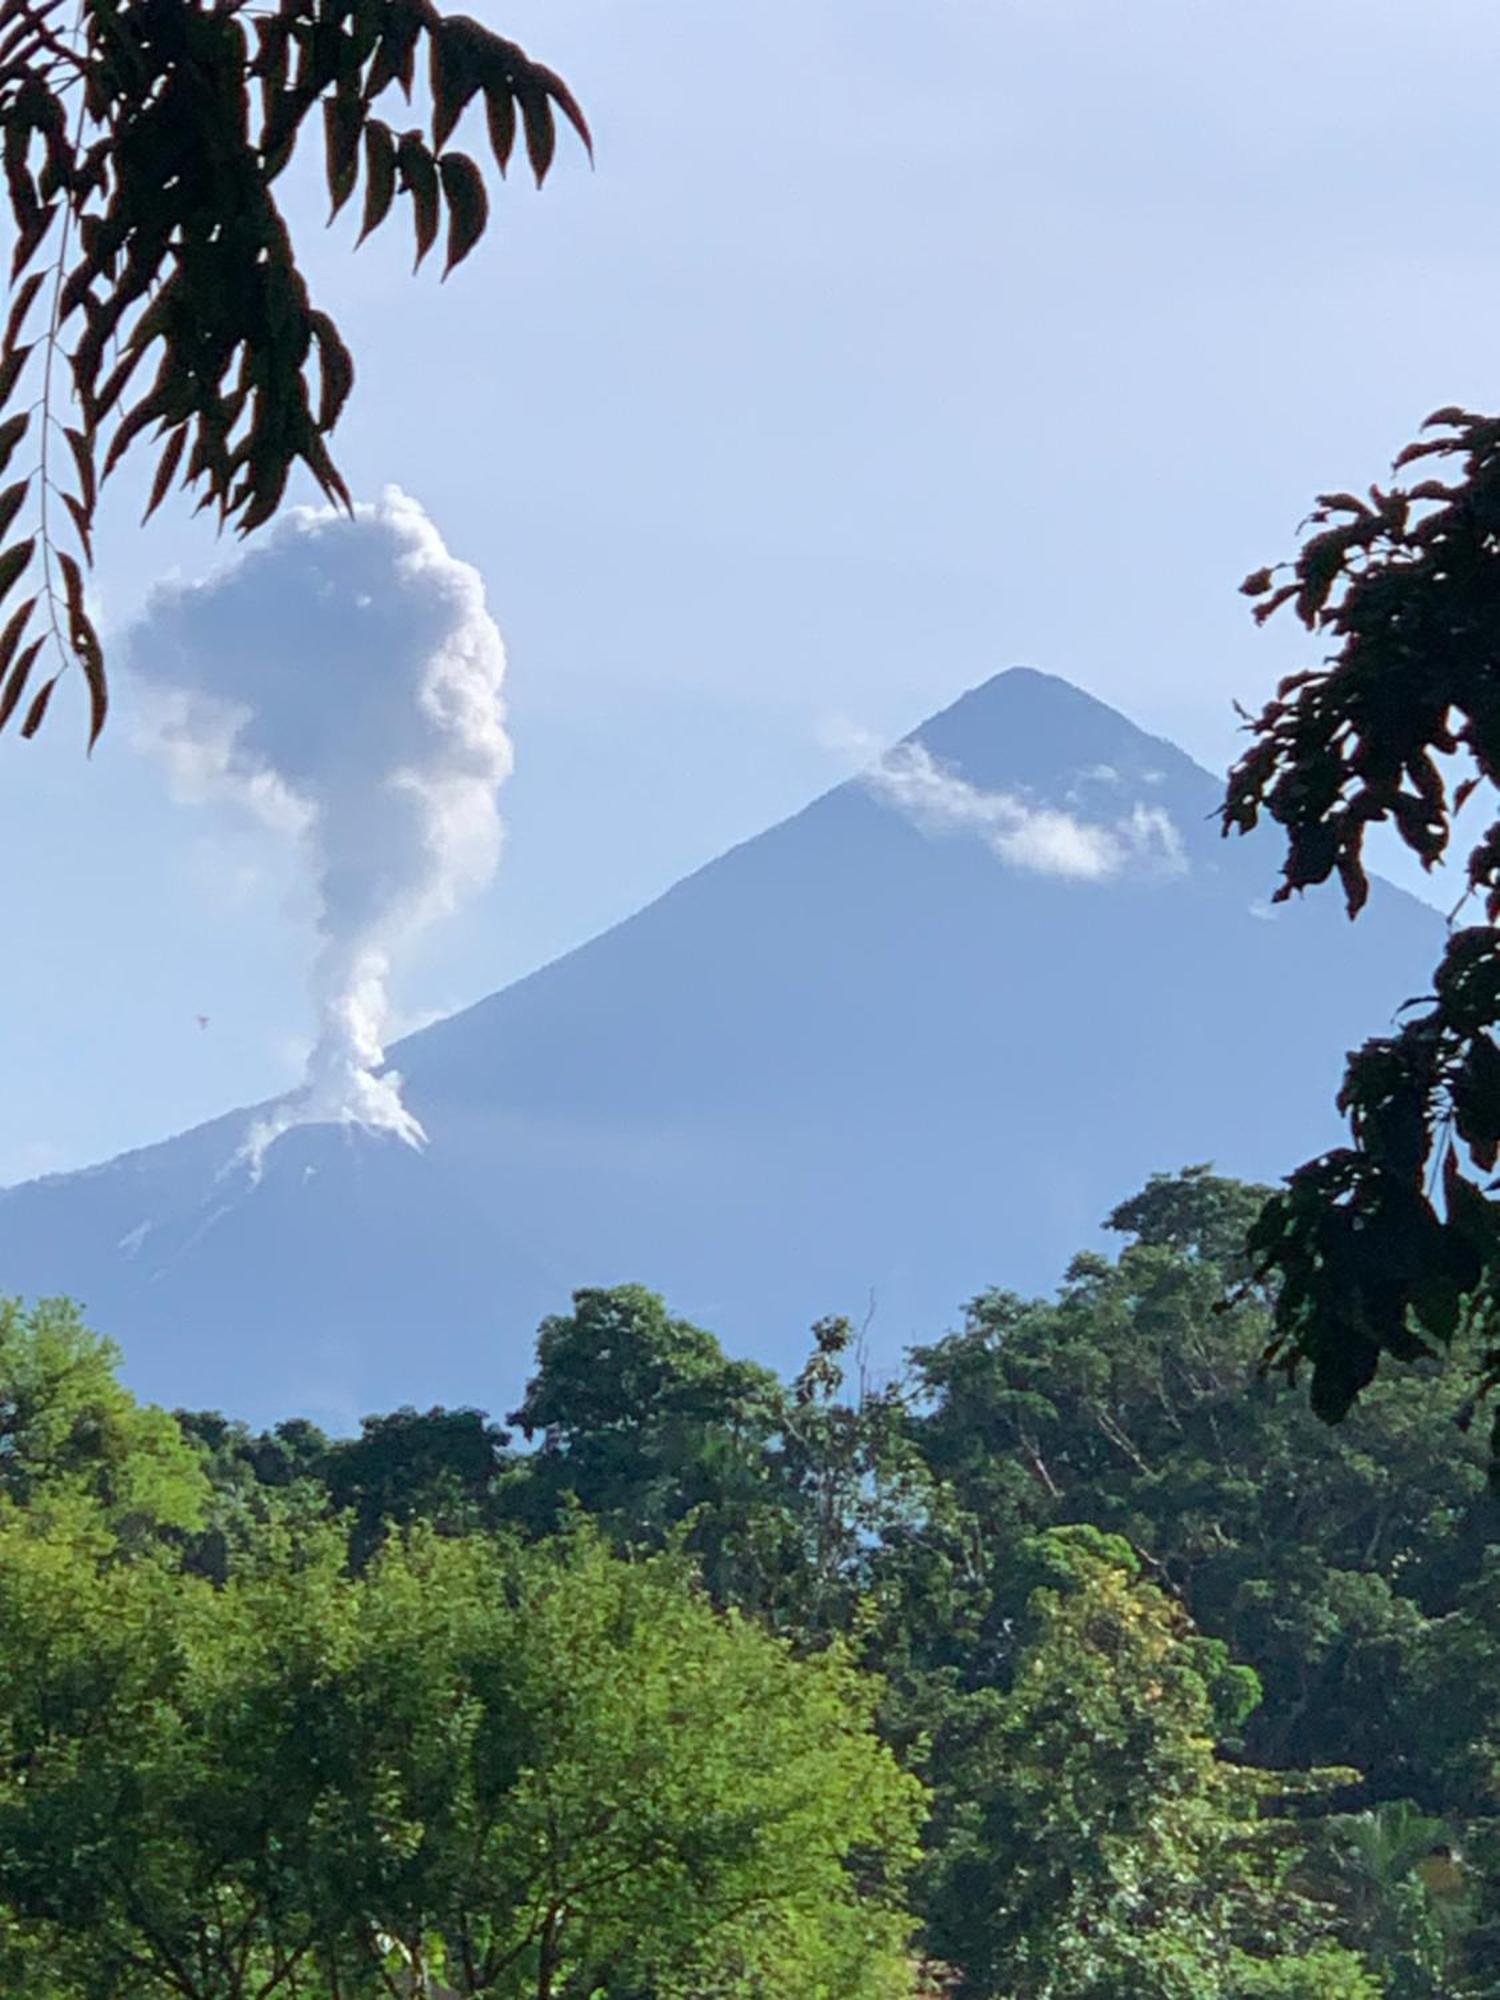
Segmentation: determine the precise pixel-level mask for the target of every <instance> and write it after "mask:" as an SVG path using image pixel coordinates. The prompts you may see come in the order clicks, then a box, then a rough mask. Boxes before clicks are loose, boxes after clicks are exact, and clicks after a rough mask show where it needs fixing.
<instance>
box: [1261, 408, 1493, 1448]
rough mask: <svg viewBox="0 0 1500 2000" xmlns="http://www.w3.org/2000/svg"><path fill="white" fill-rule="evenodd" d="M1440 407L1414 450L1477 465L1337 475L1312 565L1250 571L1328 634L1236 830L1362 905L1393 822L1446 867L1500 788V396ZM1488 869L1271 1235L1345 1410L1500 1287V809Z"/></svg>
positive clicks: (1282, 1332) (1485, 852)
mask: <svg viewBox="0 0 1500 2000" xmlns="http://www.w3.org/2000/svg"><path fill="white" fill-rule="evenodd" d="M1425 428H1426V429H1427V430H1428V431H1433V432H1436V433H1438V434H1437V435H1435V436H1428V437H1423V438H1421V439H1419V440H1417V441H1416V442H1415V443H1413V444H1410V445H1408V446H1407V447H1406V449H1405V450H1404V451H1402V452H1401V453H1400V454H1399V456H1398V458H1397V460H1396V473H1397V475H1398V477H1399V474H1400V472H1401V470H1402V469H1403V468H1404V467H1406V466H1409V465H1411V464H1413V463H1416V462H1418V461H1426V460H1429V459H1433V458H1440V459H1444V460H1450V461H1454V462H1455V463H1456V475H1455V476H1452V477H1449V478H1447V479H1445V480H1438V479H1425V480H1423V481H1422V482H1420V483H1419V484H1417V485H1415V486H1412V487H1410V488H1402V487H1400V486H1393V487H1392V488H1391V489H1389V490H1385V489H1382V488H1381V487H1378V486H1372V487H1371V488H1370V489H1369V493H1368V496H1367V497H1361V496H1360V495H1358V494H1356V493H1351V492H1335V493H1325V494H1323V495H1321V496H1320V497H1319V499H1318V502H1317V506H1316V508H1315V510H1314V512H1313V514H1312V516H1311V519H1310V523H1309V525H1310V527H1311V529H1312V532H1311V533H1310V534H1309V536H1308V538H1307V540H1306V541H1305V542H1304V544H1303V546H1302V549H1301V551H1300V552H1299V554H1298V556H1297V558H1296V561H1295V562H1294V564H1293V565H1292V566H1291V572H1292V575H1291V581H1289V582H1281V583H1278V582H1277V572H1275V571H1273V570H1272V569H1270V568H1266V569H1261V570H1257V571H1256V572H1255V573H1254V574H1253V575H1252V576H1250V577H1247V578H1246V580H1245V584H1244V586H1243V588H1244V589H1245V591H1246V593H1247V594H1248V595H1250V596H1251V597H1253V598H1256V599H1258V600H1259V602H1258V605H1257V614H1256V615H1257V617H1265V616H1267V615H1269V614H1270V613H1271V612H1274V611H1275V610H1276V609H1277V608H1278V607H1279V606H1281V605H1282V604H1284V603H1288V602H1290V603H1291V604H1292V605H1293V607H1294V609H1295V611H1296V614H1297V616H1298V618H1299V619H1300V620H1301V621H1302V623H1303V624H1304V625H1305V626H1306V627H1307V629H1308V631H1309V632H1310V633H1312V634H1313V635H1314V636H1315V637H1316V638H1318V639H1319V640H1321V641H1322V642H1323V643H1324V645H1325V646H1326V648H1327V651H1326V653H1325V657H1324V659H1323V661H1322V664H1320V665H1318V666H1313V667H1309V668H1307V669H1306V670H1305V671H1303V672H1301V673H1299V674H1295V675H1293V676H1291V677H1290V678H1289V679H1288V680H1286V681H1284V682H1283V683H1282V685H1281V687H1280V688H1279V689H1278V690H1277V694H1276V697H1275V699H1274V700H1272V701H1271V702H1269V703H1268V704H1267V705H1266V707H1265V709H1264V710H1263V711H1262V713H1261V714H1260V715H1259V716H1258V717H1256V718H1254V719H1253V720H1252V721H1251V722H1250V723H1249V728H1250V733H1251V735H1252V737H1253V739H1254V740H1253V742H1252V744H1251V747H1250V748H1249V749H1248V750H1247V751H1246V753H1245V755H1244V756H1243V757H1242V758H1241V759H1240V762H1239V763H1238V765H1237V766H1236V767H1235V769H1234V771H1233V772H1232V773H1231V775H1230V780H1229V791H1228V796H1227V798H1226V801H1225V805H1224V808H1223V821H1224V826H1225V830H1226V831H1228V830H1229V829H1230V828H1231V827H1232V828H1235V829H1237V830H1238V831H1240V832H1248V831H1249V830H1250V828H1252V827H1253V826H1255V825H1256V824H1257V823H1258V822H1259V821H1260V819H1261V818H1262V817H1266V818H1269V819H1271V820H1273V821H1274V822H1275V823H1276V824H1277V826H1278V827H1279V828H1280V829H1281V831H1282V834H1283V836H1284V839H1285V843H1286V849H1285V858H1284V861H1283V865H1282V884H1281V887H1280V889H1279V890H1278V892H1277V893H1278V895H1279V896H1280V897H1286V896H1288V895H1291V894H1293V893H1295V892H1297V891H1300V890H1303V889H1306V888H1309V887H1312V886H1314V885H1315V884H1318V883H1321V882H1325V881H1327V880H1329V879H1330V878H1331V877H1333V876H1335V875H1336V876H1337V877H1338V878H1339V880H1340V882H1341V884H1342V886H1343V891H1344V899H1345V903H1346V905H1347V908H1348V910H1349V914H1350V915H1351V916H1354V915H1357V914H1358V912H1359V910H1360V909H1361V908H1362V907H1363V905H1364V903H1365V900H1366V898H1367V896H1368V894H1369V888H1370V884H1369V876H1368V871H1367V868H1366V862H1365V839H1366V835H1367V833H1368V830H1369V829H1370V828H1371V827H1373V826H1380V825H1386V826H1389V827H1391V828H1393V829H1394V831H1395V834H1396V837H1397V838H1398V839H1399V840H1400V841H1401V842H1402V844H1403V845H1404V846H1405V847H1406V848H1407V849H1408V850H1409V851H1410V852H1411V853H1412V854H1414V855H1415V856H1416V857H1417V859H1418V860H1419V861H1420V862H1421V863H1422V865H1423V867H1424V868H1428V869H1432V868H1435V867H1436V866H1438V865H1439V864H1440V863H1441V862H1443V861H1444V859H1445V857H1446V855H1447V852H1448V847H1449V843H1450V840H1451V837H1452V832H1453V824H1454V818H1455V815H1456V813H1457V812H1458V810H1459V809H1460V808H1461V807H1462V806H1464V805H1465V804H1467V803H1468V802H1469V801H1470V800H1471V799H1472V798H1473V797H1474V796H1475V794H1476V793H1477V792H1478V791H1479V790H1480V789H1481V788H1483V789H1484V790H1486V791H1488V793H1489V795H1490V798H1491V801H1492V807H1493V805H1494V804H1496V803H1500V643H1497V626H1496V618H1495V606H1496V604H1497V603H1500V420H1497V419H1494V418H1490V417H1483V416H1476V415H1474V414H1472V413H1471V412H1469V411H1466V410H1461V409H1458V408H1448V409H1443V410H1439V411H1437V412H1436V413H1435V414H1434V415H1433V416H1432V417H1431V418H1429V420H1428V423H1427V425H1426V427H1425ZM1455 759H1457V760H1460V762H1461V765H1462V766H1463V767H1464V768H1460V769H1457V770H1455V769H1454V768H1453V762H1452V760H1455ZM1450 786H1451V788H1452V789H1451V790H1450ZM1466 873H1467V880H1468V888H1469V894H1470V895H1471V896H1473V897H1475V898H1477V899H1479V900H1481V901H1482V904H1483V911H1484V914H1485V916H1486V917H1487V918H1488V922H1485V923H1477V922H1476V923H1473V924H1471V925H1470V926H1469V927H1468V928H1466V929H1458V930H1454V931H1452V932H1451V934H1450V936H1449V940H1448V944H1447V948H1446V950H1445V952H1444V955H1443V959H1442V961H1441V963H1440V964H1439V965H1438V967H1437V968H1436V971H1435V973H1434V978H1433V994H1432V997H1431V1000H1430V1001H1429V1002H1427V1003H1424V1011H1422V1012H1420V1013H1419V1014H1416V1015H1415V1016H1413V1017H1412V1018H1409V1019H1408V1020H1406V1021H1405V1022H1404V1023H1403V1025H1402V1026H1401V1028H1400V1030H1399V1031H1398V1032H1397V1033H1396V1034H1394V1035H1392V1036H1389V1037H1385V1038H1382V1039H1380V1040H1378V1041H1372V1042H1370V1043H1367V1044H1366V1046H1365V1047H1364V1048H1362V1049H1360V1050H1358V1051H1357V1052H1356V1053H1355V1054H1354V1055H1353V1056H1351V1057H1350V1059H1349V1065H1348V1070H1347V1073H1346V1077H1345V1082H1344V1087H1343V1091H1342V1093H1341V1096H1340V1099H1339V1107H1340V1109H1341V1110H1342V1111H1344V1112H1345V1113H1346V1114H1347V1116H1348V1118H1349V1122H1350V1128H1351V1136H1352V1138H1353V1141H1354V1145H1353V1148H1352V1149H1351V1150H1349V1151H1346V1152H1343V1153H1339V1154H1331V1155H1329V1156H1328V1157H1327V1158H1326V1159H1324V1160H1319V1161H1312V1162H1309V1163H1308V1165H1306V1166H1304V1167H1302V1168H1300V1169H1299V1170H1298V1171H1297V1172H1296V1173H1295V1174H1294V1175H1292V1177H1291V1180H1290V1183H1289V1186H1288V1190H1287V1192H1286V1193H1285V1194H1282V1195H1278V1196H1276V1197H1274V1198H1273V1201H1272V1203H1271V1204H1270V1207H1269V1208H1268V1210H1267V1214H1266V1216H1265V1218H1264V1228H1263V1230H1262V1233H1261V1236H1260V1237H1259V1239H1258V1244H1257V1258H1258V1267H1257V1268H1258V1270H1259V1273H1260V1275H1261V1276H1262V1277H1263V1278H1264V1279H1265V1280H1266V1281H1267V1282H1268V1283H1275V1284H1277V1285H1279V1287H1280V1292H1279V1299H1278V1305H1277V1320H1276V1324H1277V1347H1276V1352H1277V1355H1278V1357H1279V1358H1280V1359H1282V1360H1284V1361H1286V1362H1287V1363H1288V1364H1289V1365H1295V1363H1296V1362H1297V1361H1298V1360H1308V1361H1310V1362H1311V1363H1312V1365H1313V1371H1314V1373H1313V1396H1314V1402H1315V1404H1316V1405H1317V1407H1318V1408H1319V1409H1320V1410H1321V1411H1322V1412H1323V1413H1325V1414H1327V1415H1329V1416H1331V1417H1338V1416H1340V1415H1342V1413H1343V1411H1344V1410H1345V1409H1347V1407H1348V1405H1349V1402H1350V1400H1351V1399H1352V1398H1353V1397H1354V1396H1355V1395H1357V1394H1358V1392H1359V1390H1360V1389H1361V1388H1362V1387H1363V1386H1364V1384H1365V1383H1366V1382H1367V1381H1368V1380H1369V1378H1370V1374H1371V1372H1372V1370H1373V1367H1374V1365H1375V1363H1376V1361H1378V1359H1379V1357H1380V1356H1381V1355H1382V1354H1390V1355H1393V1356H1396V1357H1398V1358H1402V1359H1410V1358H1412V1357H1413V1355H1414V1354H1420V1353H1421V1352H1422V1351H1423V1347H1422V1342H1421V1339H1420V1337H1419V1336H1420V1335H1421V1334H1427V1335H1430V1336H1432V1337H1433V1338H1435V1339H1437V1340H1438V1341H1440V1342H1446V1341H1448V1340H1450V1339H1451V1338H1452V1336H1453V1333H1454V1330H1455V1328H1456V1327H1457V1326H1458V1325H1459V1324H1460V1322H1461V1321H1462V1319H1463V1318H1464V1316H1465V1315H1466V1314H1471V1313H1484V1312H1488V1311H1489V1310H1490V1309H1491V1307H1492V1305H1493V1303H1494V1301H1495V1299H1496V1297H1497V1294H1500V1228H1497V1227H1496V1226H1495V1203H1494V1193H1493V1190H1492V1189H1491V1188H1490V1187H1488V1186H1485V1187H1481V1186H1480V1185H1479V1184H1478V1182H1477V1180H1476V1178H1475V1176H1487V1175H1490V1174H1492V1173H1494V1171H1495V1169H1496V1167H1497V1165H1500V1049H1497V1047H1496V1043H1495V1040H1494V1034H1495V1031H1496V1030H1497V1029H1500V936H1497V932H1496V930H1495V928H1494V926H1495V924H1496V921H1497V919H1500V819H1495V820H1493V822H1492V823H1491V824H1490V825H1489V826H1488V827H1486V828H1484V829H1483V830H1482V831H1481V833H1480V835H1479V838H1478V840H1477V842H1476V843H1475V845H1474V846H1473V847H1472V849H1471V850H1470V853H1469V857H1468V866H1467V870H1466ZM1456 914H1457V913H1456V912H1455V915H1456ZM1439 1175H1441V1180H1442V1184H1443V1188H1444V1210H1445V1219H1443V1220H1440V1219H1439V1217H1438V1216H1437V1214H1436V1213H1435V1212H1434V1210H1433V1208H1432V1206H1431V1199H1432V1195H1433V1190H1434V1188H1435V1185H1436V1182H1437V1180H1438V1178H1439Z"/></svg>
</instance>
